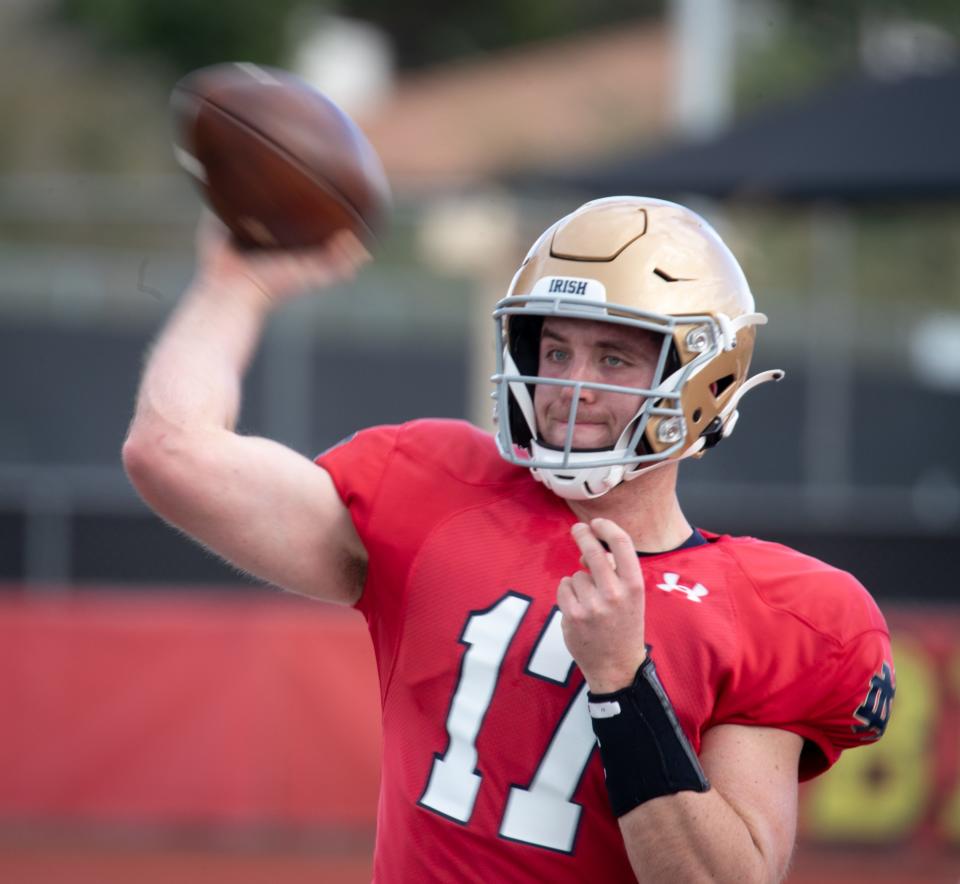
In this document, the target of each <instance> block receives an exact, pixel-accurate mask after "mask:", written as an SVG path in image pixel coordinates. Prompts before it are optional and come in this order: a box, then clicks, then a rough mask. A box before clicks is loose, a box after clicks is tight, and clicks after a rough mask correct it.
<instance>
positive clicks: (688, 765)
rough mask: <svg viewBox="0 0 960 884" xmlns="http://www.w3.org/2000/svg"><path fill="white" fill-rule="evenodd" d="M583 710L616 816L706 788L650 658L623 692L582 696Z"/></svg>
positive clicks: (707, 785) (694, 755)
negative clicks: (586, 711) (647, 803)
mask: <svg viewBox="0 0 960 884" xmlns="http://www.w3.org/2000/svg"><path fill="white" fill-rule="evenodd" d="M587 708H588V709H589V711H590V719H591V721H592V722H593V732H594V733H595V734H596V736H597V743H598V745H599V746H600V758H601V760H602V761H603V771H604V776H605V777H606V781H607V793H608V794H609V796H610V805H611V806H612V807H613V812H614V814H615V815H616V816H618V817H621V816H623V815H624V814H625V813H629V812H630V811H631V810H633V808H635V807H637V806H639V805H641V804H643V803H644V802H645V801H650V800H651V799H652V798H659V797H660V796H662V795H675V794H676V793H677V792H688V791H692V792H706V791H707V790H708V789H709V788H710V783H709V782H708V781H707V778H706V776H704V773H703V768H701V767H700V761H699V760H698V759H697V756H696V753H695V752H694V751H693V747H692V746H691V745H690V741H689V740H688V739H687V736H686V734H684V732H683V729H682V728H681V727H680V722H679V721H677V714H676V712H675V711H674V709H673V704H672V703H671V702H670V698H669V697H668V696H667V692H666V691H665V690H664V689H663V685H662V684H660V679H659V678H657V669H656V667H655V666H654V665H653V660H652V658H651V657H649V656H647V659H646V660H644V661H643V663H642V664H641V666H640V668H639V669H638V670H637V674H636V677H635V678H634V680H633V684H632V685H630V686H629V687H626V688H623V689H622V690H619V691H615V692H613V693H612V694H594V693H592V692H591V693H588V694H587Z"/></svg>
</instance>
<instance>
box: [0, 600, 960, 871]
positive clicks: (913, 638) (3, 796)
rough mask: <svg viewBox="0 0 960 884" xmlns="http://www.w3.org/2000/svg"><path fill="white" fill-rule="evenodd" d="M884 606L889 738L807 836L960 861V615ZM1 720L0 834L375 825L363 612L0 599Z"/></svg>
mask: <svg viewBox="0 0 960 884" xmlns="http://www.w3.org/2000/svg"><path fill="white" fill-rule="evenodd" d="M887 613H888V617H889V620H890V623H891V627H892V631H893V634H894V654H895V661H896V665H897V697H896V701H895V704H894V712H893V717H892V723H891V726H890V729H889V731H888V733H887V736H886V737H885V738H884V739H883V740H881V741H880V742H879V743H878V744H877V745H876V746H872V747H869V748H867V749H858V750H855V751H852V752H848V753H846V754H845V756H844V757H843V759H841V762H840V764H839V765H838V766H837V767H836V768H835V769H834V770H833V771H831V772H830V773H829V774H828V775H827V776H825V777H821V778H820V779H819V780H816V781H815V782H814V783H812V784H810V786H808V787H805V788H804V790H803V793H802V799H803V804H802V824H803V832H804V838H805V841H806V843H807V844H808V845H813V846H817V845H821V846H822V845H827V846H828V847H830V846H841V847H847V846H849V845H871V846H872V848H871V850H870V851H869V854H870V855H871V856H872V857H873V858H874V859H875V860H877V862H878V863H879V865H880V866H884V865H885V864H889V862H890V858H891V857H892V856H893V855H894V854H896V856H897V857H899V859H898V862H902V861H907V860H909V858H910V857H911V856H913V857H916V858H918V861H919V858H924V861H929V859H930V857H931V856H932V855H934V854H937V855H940V854H942V855H943V856H944V857H948V858H949V857H957V855H958V853H957V848H960V613H958V611H957V610H954V609H950V610H920V611H912V610H894V611H888V612H887ZM0 715H2V727H0V823H6V824H10V823H13V824H16V825H23V824H39V825H41V826H42V825H44V824H47V823H53V824H56V825H60V826H63V825H65V824H66V825H72V824H78V825H80V826H94V827H103V826H105V827H121V828H137V827H146V828H150V829H157V828H160V829H163V828H165V827H169V828H172V829H183V828H185V827H191V826H197V825H199V826H213V827H217V828H218V829H223V828H226V829H234V830H246V829H248V828H250V827H257V828H259V827H263V828H265V829H269V830H301V829H303V830H307V831H311V832H316V831H318V830H328V831H339V832H344V833H348V834H349V833H350V832H353V833H366V834H367V835H368V834H369V832H370V831H371V830H372V827H373V825H374V821H375V817H376V798H377V782H378V766H379V761H378V759H379V739H380V737H379V698H378V690H377V684H376V673H375V670H374V665H373V655H372V650H371V645H370V640H369V638H368V636H367V634H366V630H365V626H364V624H363V621H362V619H361V618H360V616H359V615H358V614H356V613H355V612H352V611H347V610H341V609H337V608H331V607H327V606H324V605H320V604H316V603H311V602H307V601H304V600H300V599H297V598H294V597H291V596H284V595H281V594H279V593H278V594H277V595H276V596H267V595H264V596H260V595H258V596H256V597H255V599H251V598H243V597H238V596H237V595H236V594H235V593H234V594H227V593H224V594H220V595H215V594H206V595H204V594H192V595H185V594H182V593H177V592H164V593H156V594H147V593H143V592H142V591H138V592H137V593H132V592H125V593H113V594H110V593H106V592H105V593H102V594H98V593H93V592H84V593H82V594H80V595H77V594H73V595H70V594H67V593H63V594H58V593H56V592H53V591H51V592H46V591H33V592H31V593H25V592H19V593H18V592H16V591H7V592H0ZM877 847H879V848H881V850H882V852H881V853H879V854H878V853H877V850H876V849H875V848H877ZM954 862H955V861H954V860H953V859H951V860H950V863H954ZM951 867H952V866H951ZM917 880H919V878H917Z"/></svg>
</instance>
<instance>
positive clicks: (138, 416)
mask: <svg viewBox="0 0 960 884" xmlns="http://www.w3.org/2000/svg"><path fill="white" fill-rule="evenodd" d="M269 309H270V301H269V300H268V298H267V297H266V296H265V295H264V294H263V292H261V291H260V290H259V289H258V288H257V287H256V286H255V285H253V283H250V282H246V281H243V282H241V283H240V284H237V285H234V286H232V287H231V288H230V290H229V291H228V290H226V289H225V288H223V287H220V286H216V285H214V284H211V283H202V282H201V283H195V284H194V285H192V286H191V287H190V288H189V289H188V290H187V292H186V293H185V294H184V296H183V299H182V300H181V302H180V304H179V305H178V306H177V308H176V309H175V311H174V313H173V315H172V316H171V318H170V320H169V321H168V323H167V325H166V327H165V328H164V330H163V332H162V333H161V335H160V337H159V339H158V340H157V342H156V344H155V345H154V347H153V349H152V351H151V353H150V355H149V357H148V359H147V365H146V369H145V371H144V375H143V380H142V382H141V385H140V392H139V396H138V398H137V408H136V413H135V415H134V422H133V427H132V431H131V432H132V433H133V432H136V431H137V430H141V429H149V428H151V427H156V426H158V425H159V426H163V427H166V428H168V429H169V430H170V431H179V430H183V431H191V430H205V429H215V428H221V429H228V430H232V429H233V427H234V425H235V424H236V420H237V415H238V413H239V411H240V401H241V387H242V381H243V376H244V374H245V372H246V369H247V366H248V365H249V363H250V360H251V358H252V356H253V353H254V351H255V349H256V347H257V344H258V342H259V340H260V337H261V335H262V331H263V326H264V323H265V321H266V317H267V314H268V312H269Z"/></svg>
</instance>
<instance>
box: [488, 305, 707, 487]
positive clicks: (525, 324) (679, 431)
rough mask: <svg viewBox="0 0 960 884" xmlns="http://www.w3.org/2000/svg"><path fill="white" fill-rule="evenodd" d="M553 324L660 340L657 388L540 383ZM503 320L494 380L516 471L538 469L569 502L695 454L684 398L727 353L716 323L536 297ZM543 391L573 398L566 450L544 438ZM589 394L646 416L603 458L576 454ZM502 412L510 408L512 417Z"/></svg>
mask: <svg viewBox="0 0 960 884" xmlns="http://www.w3.org/2000/svg"><path fill="white" fill-rule="evenodd" d="M614 310H615V312H614ZM551 316H553V317H559V318H564V319H581V320H587V321H589V320H593V321H601V322H609V323H611V324H615V325H619V326H622V327H628V328H632V329H636V330H637V333H638V334H639V333H644V334H650V335H652V336H653V337H654V338H655V339H656V340H657V341H658V344H657V351H658V355H657V362H656V367H655V369H654V372H653V377H652V379H651V381H650V383H649V385H648V386H646V387H626V386H616V385H612V384H605V383H599V382H592V381H583V380H576V379H567V378H564V379H559V378H551V377H544V376H543V375H541V374H540V368H539V353H540V335H541V330H542V327H543V322H544V320H545V319H546V318H547V317H551ZM494 318H495V321H496V323H497V333H498V340H501V341H503V342H504V346H503V347H502V349H500V350H499V351H498V355H497V373H496V374H495V375H494V378H493V380H494V383H495V384H496V391H495V393H494V396H495V398H496V399H497V402H498V409H497V411H498V427H497V444H498V448H499V450H500V454H501V455H502V456H503V457H504V458H505V459H506V460H508V461H510V462H511V463H514V464H517V465H519V466H525V467H528V468H530V469H531V470H532V472H533V474H534V476H536V478H538V479H539V480H540V481H543V482H545V483H546V484H547V485H548V486H549V487H550V488H551V490H553V491H554V492H556V493H557V494H559V495H560V496H562V497H566V498H571V499H586V498H592V497H599V496H600V495H602V494H605V493H606V492H607V491H609V490H610V489H611V488H613V487H615V486H616V485H617V484H619V483H620V482H621V481H624V480H629V479H631V478H634V477H635V476H637V475H638V474H639V473H640V472H641V471H643V470H644V469H647V468H649V467H651V466H653V465H655V464H663V463H666V462H668V461H670V460H672V459H674V458H675V457H676V456H677V455H678V454H679V453H680V452H681V451H682V450H683V449H684V448H685V447H688V445H687V422H686V420H685V419H684V411H683V402H682V391H683V389H684V386H685V384H686V383H687V381H688V380H689V379H690V378H691V377H693V376H695V375H696V374H697V373H698V372H700V371H701V370H703V368H704V367H706V366H707V365H709V363H710V362H711V360H712V359H713V358H714V357H715V356H716V355H717V353H718V351H719V344H720V341H721V340H722V333H721V330H720V328H719V325H718V323H717V322H716V321H715V320H714V319H713V317H711V316H708V315H702V316H688V317H682V318H681V317H673V316H666V315H656V314H652V313H647V312H644V311H639V310H633V309H630V308H626V307H622V306H619V305H618V306H617V307H616V308H608V307H607V305H605V304H603V303H602V302H596V303H591V302H588V301H584V300H583V299H572V298H564V297H544V296H536V295H533V296H516V297H511V298H506V299H504V300H503V301H501V302H500V304H498V305H497V308H496V310H495V312H494ZM681 332H683V333H684V335H683V336H684V337H685V338H686V339H687V342H688V345H689V346H691V347H692V348H693V349H692V350H691V353H690V354H689V358H687V359H682V358H681V356H680V355H679V353H678V347H677V339H678V337H680V336H681ZM538 386H541V387H543V386H559V387H566V388H569V389H570V393H571V395H570V397H569V403H570V411H569V415H568V417H567V425H568V426H567V431H566V438H565V439H564V441H563V444H562V445H556V444H551V443H550V442H548V441H546V440H545V439H544V438H542V434H541V432H540V429H539V428H538V426H537V417H536V408H535V397H536V395H537V387H538ZM582 390H595V391H597V392H598V393H603V394H616V395H629V396H631V397H635V398H636V399H637V400H638V406H637V410H636V411H635V413H634V414H633V416H632V417H631V418H630V419H629V420H628V421H627V422H626V424H625V426H624V427H623V429H622V430H621V432H620V436H619V438H618V439H617V440H616V441H615V443H614V444H613V445H612V446H609V447H606V448H600V449H597V448H578V447H576V446H575V445H574V431H575V428H576V418H577V412H578V409H579V408H580V399H581V395H580V394H581V391H582ZM501 403H506V407H503V406H502V405H501ZM698 450H699V449H698Z"/></svg>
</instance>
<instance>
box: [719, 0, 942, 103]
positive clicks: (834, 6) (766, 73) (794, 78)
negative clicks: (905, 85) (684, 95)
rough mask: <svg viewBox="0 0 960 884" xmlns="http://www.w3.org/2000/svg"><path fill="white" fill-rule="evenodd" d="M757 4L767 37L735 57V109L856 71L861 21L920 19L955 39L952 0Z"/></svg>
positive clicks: (819, 0)
mask: <svg viewBox="0 0 960 884" xmlns="http://www.w3.org/2000/svg"><path fill="white" fill-rule="evenodd" d="M757 8H758V14H759V15H762V10H764V9H765V8H766V9H767V10H768V11H769V13H770V17H771V28H770V34H771V36H770V39H768V40H759V41H753V46H752V47H751V48H750V50H749V51H747V52H745V53H741V54H740V56H739V58H738V95H737V98H738V106H739V107H740V109H741V110H743V109H750V108H751V107H756V106H758V105H762V104H765V103H768V102H771V101H776V100H780V99H783V98H789V97H791V96H794V95H799V94H802V93H804V92H807V91H809V90H810V89H811V88H814V87H816V86H819V85H821V84H823V83H826V82H828V81H829V80H831V79H835V78H836V77H837V76H839V75H842V74H844V73H845V72H849V71H853V70H857V69H858V68H859V67H860V64H861V58H860V55H861V45H860V41H861V36H862V31H863V27H864V25H865V24H866V23H871V22H873V23H876V22H882V21H891V22H892V21H901V22H903V21H911V22H923V23H926V24H930V25H933V26H935V27H937V28H939V29H941V30H943V31H944V32H945V33H946V34H948V35H950V36H951V37H952V38H953V39H954V40H960V3H958V2H957V0H766V2H764V3H760V4H759V5H758V7H757ZM773 21H777V23H778V24H779V25H780V26H779V27H775V26H773V25H772V22H773ZM755 24H756V23H755ZM759 24H760V29H762V28H763V23H759ZM753 30H754V32H756V31H757V27H754V28H753Z"/></svg>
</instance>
